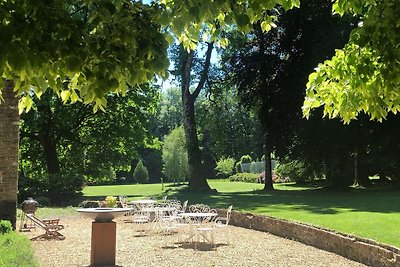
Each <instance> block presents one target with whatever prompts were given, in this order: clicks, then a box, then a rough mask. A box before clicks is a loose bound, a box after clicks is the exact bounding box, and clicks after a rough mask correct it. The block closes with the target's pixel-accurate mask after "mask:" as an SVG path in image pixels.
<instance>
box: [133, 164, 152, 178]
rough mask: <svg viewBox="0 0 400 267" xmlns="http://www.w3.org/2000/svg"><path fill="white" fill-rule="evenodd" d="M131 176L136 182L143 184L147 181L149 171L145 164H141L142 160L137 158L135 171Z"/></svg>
mask: <svg viewBox="0 0 400 267" xmlns="http://www.w3.org/2000/svg"><path fill="white" fill-rule="evenodd" d="M133 177H134V178H135V180H136V181H137V182H138V183H141V184H144V183H147V182H148V181H149V172H148V171H147V168H146V166H144V165H143V162H142V160H139V162H138V164H137V165H136V168H135V171H134V172H133Z"/></svg>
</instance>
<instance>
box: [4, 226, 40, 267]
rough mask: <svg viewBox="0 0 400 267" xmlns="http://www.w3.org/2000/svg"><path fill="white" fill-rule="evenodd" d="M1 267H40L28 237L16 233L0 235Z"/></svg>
mask: <svg viewBox="0 0 400 267" xmlns="http://www.w3.org/2000/svg"><path fill="white" fill-rule="evenodd" d="M0 266H21V267H39V264H38V262H37V261H36V259H35V257H34V252H33V249H32V246H31V241H30V240H29V238H28V237H27V236H24V235H21V234H18V233H16V232H10V233H7V234H3V235H2V234H0Z"/></svg>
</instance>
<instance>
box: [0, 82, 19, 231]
mask: <svg viewBox="0 0 400 267" xmlns="http://www.w3.org/2000/svg"><path fill="white" fill-rule="evenodd" d="M3 84H4V89H3V90H2V94H3V98H4V102H3V103H0V219H1V220H9V221H11V223H12V225H13V227H14V229H15V226H16V219H17V194H18V193H17V192H18V143H19V129H18V127H19V115H18V98H16V96H15V93H14V91H13V89H14V83H13V81H7V80H3Z"/></svg>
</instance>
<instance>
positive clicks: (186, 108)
mask: <svg viewBox="0 0 400 267" xmlns="http://www.w3.org/2000/svg"><path fill="white" fill-rule="evenodd" d="M212 49H213V44H212V43H210V44H208V49H207V52H206V59H205V64H204V68H203V71H202V73H201V77H200V81H199V83H198V85H197V87H196V89H195V90H194V91H193V93H190V75H191V70H192V64H193V57H194V52H193V51H190V52H189V53H186V55H185V56H184V57H182V58H183V62H182V63H183V64H182V71H181V75H182V83H181V90H182V104H183V127H184V129H185V138H186V147H187V152H188V163H189V188H190V189H191V190H194V191H208V190H210V189H211V188H210V186H209V185H208V182H207V180H206V177H205V176H204V175H203V166H202V163H201V151H200V148H199V139H198V137H197V127H196V119H195V110H194V103H195V101H196V98H197V97H198V95H199V93H200V91H201V90H202V89H203V87H204V84H205V81H206V78H207V75H208V69H209V66H210V60H211V52H212ZM184 53H185V52H184Z"/></svg>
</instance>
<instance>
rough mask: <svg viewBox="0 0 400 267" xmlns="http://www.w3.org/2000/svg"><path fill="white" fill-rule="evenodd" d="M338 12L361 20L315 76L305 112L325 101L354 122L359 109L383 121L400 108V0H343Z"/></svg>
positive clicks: (327, 109)
mask: <svg viewBox="0 0 400 267" xmlns="http://www.w3.org/2000/svg"><path fill="white" fill-rule="evenodd" d="M333 10H334V12H336V13H338V14H340V15H343V14H345V13H350V14H353V15H354V16H356V17H358V18H359V19H360V22H359V24H358V27H357V28H356V29H354V30H353V31H352V33H351V35H350V40H349V42H348V43H347V44H346V45H345V47H344V48H343V49H339V50H336V54H335V56H334V57H332V59H330V60H326V61H325V62H323V63H321V64H319V65H318V67H317V68H316V71H315V72H314V73H312V74H311V75H310V76H309V82H308V84H307V93H306V99H305V101H304V105H303V113H304V115H305V116H306V117H308V116H309V115H310V112H311V110H312V109H315V108H317V107H319V106H321V105H323V107H324V115H325V116H328V117H330V118H333V117H341V118H343V120H344V122H346V123H348V122H349V121H350V120H351V119H355V118H356V117H357V116H358V115H359V113H361V112H363V113H366V114H368V115H369V116H370V117H371V119H376V120H379V121H382V119H383V118H385V117H386V116H387V114H388V112H392V113H394V114H396V113H397V112H398V111H400V76H399V72H400V46H399V43H400V17H399V15H398V14H400V5H399V4H398V2H397V1H396V0H382V1H371V0H361V1H360V0H357V1H356V0H352V1H344V0H337V1H336V2H335V4H334V6H333Z"/></svg>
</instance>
